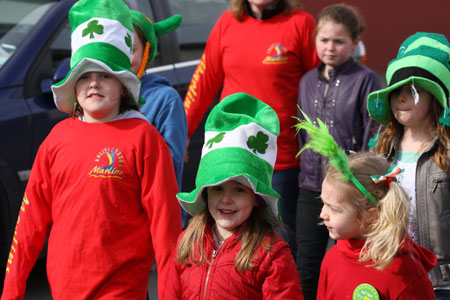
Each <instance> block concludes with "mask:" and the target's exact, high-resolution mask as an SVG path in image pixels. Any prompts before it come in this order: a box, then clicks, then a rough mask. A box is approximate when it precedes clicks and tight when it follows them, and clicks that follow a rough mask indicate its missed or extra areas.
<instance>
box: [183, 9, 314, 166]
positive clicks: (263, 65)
mask: <svg viewBox="0 0 450 300" xmlns="http://www.w3.org/2000/svg"><path fill="white" fill-rule="evenodd" d="M314 26H315V21H314V18H313V17H312V16H311V15H309V14H308V13H306V12H304V11H301V10H297V11H295V12H293V13H291V14H288V15H285V14H284V13H283V12H282V13H279V14H277V15H275V16H273V17H271V18H269V19H266V20H258V19H255V18H252V17H250V16H249V15H247V14H246V13H244V15H243V17H242V21H238V20H237V19H236V18H235V17H234V16H233V15H232V14H231V12H230V11H227V12H225V13H223V14H222V16H221V17H220V18H219V20H218V21H217V23H216V24H215V26H214V28H213V29H212V31H211V34H210V36H209V38H208V41H207V44H206V48H205V52H204V54H203V56H202V58H201V60H200V63H199V65H198V67H197V69H196V71H195V73H194V75H193V77H192V80H191V83H190V86H189V89H188V92H187V94H186V98H185V99H184V107H185V110H186V115H187V120H188V136H191V135H192V134H193V133H194V132H195V130H196V128H197V126H198V124H199V123H200V121H201V119H202V117H203V115H204V114H205V112H206V110H207V109H208V107H209V106H210V105H211V104H212V102H213V100H214V98H215V97H216V95H217V94H218V92H219V89H220V88H221V87H223V89H222V93H221V95H220V98H221V99H223V98H224V97H226V96H228V95H230V94H234V93H237V92H246V93H248V94H250V95H252V96H254V97H256V98H258V99H260V100H261V101H263V102H265V103H267V104H268V105H270V106H271V107H272V108H273V109H274V110H275V111H276V112H277V114H278V117H279V119H280V135H279V137H278V157H277V161H276V165H275V169H276V170H283V169H289V168H296V167H298V160H296V159H295V155H296V154H297V152H298V145H297V140H296V138H295V130H294V129H293V128H292V126H293V125H294V124H295V120H294V119H293V118H292V116H296V115H297V96H298V87H299V82H300V78H301V77H302V75H303V74H304V73H305V72H306V71H308V70H310V69H312V68H314V67H315V66H317V64H318V63H319V59H318V57H317V54H316V51H315V45H314V39H313V37H312V34H313V30H314Z"/></svg>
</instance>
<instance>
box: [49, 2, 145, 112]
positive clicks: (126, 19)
mask: <svg viewBox="0 0 450 300" xmlns="http://www.w3.org/2000/svg"><path fill="white" fill-rule="evenodd" d="M69 22H70V27H71V29H72V34H71V40H72V56H71V59H70V71H69V73H68V74H67V76H66V77H65V78H64V79H63V80H61V81H60V82H58V83H55V84H53V85H52V91H53V96H54V99H55V103H56V106H57V107H58V109H59V110H61V111H63V112H67V113H71V112H72V111H73V108H74V104H75V103H76V96H75V84H76V82H77V80H78V79H79V77H80V76H81V75H83V74H84V73H86V72H105V73H109V74H111V75H114V76H115V77H116V78H117V79H119V80H120V82H121V83H122V84H123V85H124V86H125V88H126V89H127V91H128V93H129V94H130V95H131V97H132V99H133V100H134V102H135V104H137V103H138V101H139V92H140V86H141V82H140V80H139V78H138V77H137V76H136V74H134V73H133V72H132V71H131V70H130V65H131V64H130V62H131V53H132V45H133V37H134V36H133V23H132V21H131V14H130V10H129V8H128V6H127V5H126V4H125V3H124V2H123V1H122V0H95V1H93V0H80V1H78V2H76V3H75V4H74V5H73V6H72V8H71V9H70V11H69Z"/></svg>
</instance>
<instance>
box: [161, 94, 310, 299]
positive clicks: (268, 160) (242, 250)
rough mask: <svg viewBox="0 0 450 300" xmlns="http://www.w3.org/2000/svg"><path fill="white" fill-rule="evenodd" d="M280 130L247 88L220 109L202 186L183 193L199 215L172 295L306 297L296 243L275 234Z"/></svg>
mask: <svg viewBox="0 0 450 300" xmlns="http://www.w3.org/2000/svg"><path fill="white" fill-rule="evenodd" d="M279 130H280V127H279V121H278V116H277V114H276V112H275V111H274V110H273V109H272V108H271V107H270V106H268V105H267V104H265V103H263V102H262V101H260V100H258V99H256V98H254V97H252V96H250V95H248V94H246V93H237V94H232V95H229V96H227V97H225V98H224V99H223V100H222V101H221V102H220V103H219V104H218V105H216V106H215V107H214V108H213V109H212V111H211V113H210V115H209V116H208V119H207V121H206V124H205V143H204V145H203V149H202V157H201V160H200V164H199V168H198V172H197V178H196V188H195V189H194V190H193V191H192V192H190V193H178V194H177V198H178V200H179V202H180V204H181V206H182V207H183V208H184V209H185V210H186V211H187V212H188V213H189V214H190V215H192V216H193V217H192V219H191V221H190V222H189V225H188V227H187V229H186V230H185V231H184V233H183V235H182V236H181V237H180V240H179V243H178V246H177V251H176V253H175V255H174V260H173V262H172V265H171V267H170V270H169V274H168V276H167V284H166V292H165V294H164V299H194V298H195V299H197V298H199V297H201V298H202V299H303V294H302V290H301V287H300V278H299V276H298V274H297V271H296V266H295V262H294V258H293V257H292V254H291V251H290V248H289V245H288V244H287V243H286V242H285V241H283V239H281V237H280V236H278V234H277V233H276V232H275V228H276V226H278V225H279V223H280V217H279V197H280V196H279V194H278V193H277V192H276V191H275V190H273V188H272V174H273V167H274V164H275V160H276V152H277V146H276V145H277V144H276V142H277V141H276V140H277V136H278V134H279Z"/></svg>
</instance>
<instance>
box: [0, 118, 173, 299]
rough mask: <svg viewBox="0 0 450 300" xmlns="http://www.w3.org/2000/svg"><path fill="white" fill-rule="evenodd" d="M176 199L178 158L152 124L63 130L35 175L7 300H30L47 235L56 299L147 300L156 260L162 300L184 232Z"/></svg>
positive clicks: (70, 125) (78, 124) (45, 147)
mask: <svg viewBox="0 0 450 300" xmlns="http://www.w3.org/2000/svg"><path fill="white" fill-rule="evenodd" d="M176 193H177V183H176V180H175V174H174V171H173V167H172V160H171V156H170V152H169V150H168V148H167V146H166V144H165V143H164V141H163V139H162V138H161V136H160V135H159V134H158V132H157V131H156V129H155V128H154V127H153V126H151V125H150V124H149V123H148V122H147V121H144V120H140V119H123V120H118V121H113V122H109V123H102V124H93V123H85V122H82V121H80V120H78V119H74V120H72V119H67V120H65V121H62V122H61V123H59V124H58V125H56V126H55V128H54V129H53V130H52V132H51V133H50V134H49V136H48V137H47V138H46V140H45V141H44V142H43V144H42V145H41V147H40V149H39V151H38V154H37V157H36V160H35V163H34V165H33V168H32V171H31V175H30V180H29V182H28V184H27V188H26V192H25V196H24V200H23V204H22V207H21V211H20V214H19V219H18V221H17V226H16V230H15V235H14V239H13V243H12V248H11V253H10V256H9V260H8V264H7V273H6V279H5V285H4V291H3V296H2V300H6V299H23V297H24V294H25V284H26V279H27V277H28V275H29V272H30V270H31V268H32V266H33V264H34V263H35V261H36V259H37V257H38V255H39V252H40V251H41V249H42V247H43V245H44V243H45V240H46V237H47V235H48V233H50V234H49V240H48V254H47V275H48V279H49V283H50V289H51V293H52V296H53V299H55V300H57V299H64V300H66V299H145V295H146V291H147V284H148V277H149V273H150V268H151V266H152V263H153V260H154V258H155V257H156V262H157V265H158V289H159V292H160V293H162V291H163V290H164V284H165V275H166V272H167V269H168V263H169V260H170V255H171V253H172V249H173V248H174V247H175V245H176V241H177V237H178V234H179V233H180V232H181V217H180V208H179V205H178V202H177V200H176V196H175V195H176Z"/></svg>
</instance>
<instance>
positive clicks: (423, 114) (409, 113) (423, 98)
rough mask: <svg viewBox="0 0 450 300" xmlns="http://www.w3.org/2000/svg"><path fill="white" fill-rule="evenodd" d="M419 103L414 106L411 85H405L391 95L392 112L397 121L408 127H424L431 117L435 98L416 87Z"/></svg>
mask: <svg viewBox="0 0 450 300" xmlns="http://www.w3.org/2000/svg"><path fill="white" fill-rule="evenodd" d="M415 88H416V90H417V92H418V94H419V102H418V103H417V104H414V96H413V94H412V91H411V85H410V84H405V85H403V86H401V87H400V88H398V89H396V90H394V91H393V92H392V93H391V94H390V95H389V100H390V103H391V110H392V113H393V114H394V117H395V118H396V119H397V121H398V122H399V123H400V124H402V125H403V126H406V127H417V128H419V127H423V126H425V125H426V123H427V120H428V118H429V116H430V108H431V101H433V96H432V95H431V94H430V93H429V92H427V91H426V90H425V89H423V88H421V87H419V86H415Z"/></svg>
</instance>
